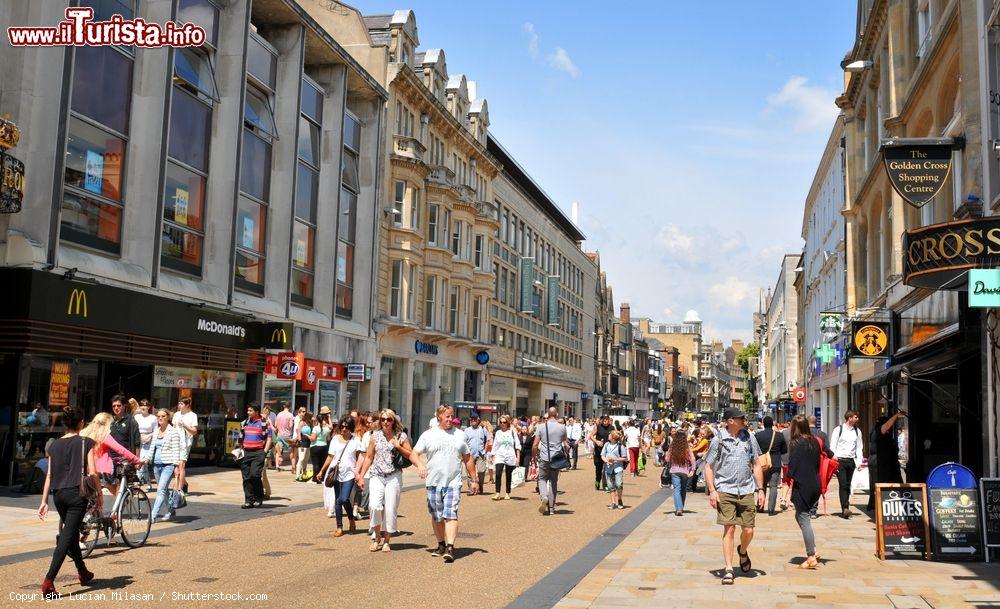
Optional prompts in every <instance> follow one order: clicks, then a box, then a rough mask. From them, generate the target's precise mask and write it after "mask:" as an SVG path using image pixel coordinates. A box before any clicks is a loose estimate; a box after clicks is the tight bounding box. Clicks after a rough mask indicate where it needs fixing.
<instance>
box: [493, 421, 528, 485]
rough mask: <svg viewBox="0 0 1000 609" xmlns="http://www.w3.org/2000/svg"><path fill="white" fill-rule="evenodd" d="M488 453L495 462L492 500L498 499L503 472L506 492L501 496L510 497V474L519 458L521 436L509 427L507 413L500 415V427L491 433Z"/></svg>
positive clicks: (512, 472) (509, 422)
mask: <svg viewBox="0 0 1000 609" xmlns="http://www.w3.org/2000/svg"><path fill="white" fill-rule="evenodd" d="M489 455H490V459H492V461H493V463H495V464H496V465H495V466H494V467H495V468H496V473H495V475H494V478H493V480H494V485H495V486H494V488H495V489H496V494H495V495H493V501H500V481H501V480H502V479H503V477H504V474H505V473H506V474H507V486H506V487H504V488H506V490H507V492H506V493H505V494H504V495H503V498H504V499H510V485H511V476H512V475H513V474H514V467H515V466H516V465H517V463H519V462H520V460H521V437H520V434H518V432H517V431H516V430H514V429H512V428H511V418H510V416H509V415H506V414H505V415H501V417H500V429H498V430H497V431H496V432H495V433H493V442H492V444H491V445H490V451H489Z"/></svg>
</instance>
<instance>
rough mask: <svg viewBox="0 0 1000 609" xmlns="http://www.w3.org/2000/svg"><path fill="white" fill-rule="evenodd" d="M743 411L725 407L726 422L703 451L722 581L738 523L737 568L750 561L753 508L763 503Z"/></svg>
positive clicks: (729, 574) (729, 570)
mask: <svg viewBox="0 0 1000 609" xmlns="http://www.w3.org/2000/svg"><path fill="white" fill-rule="evenodd" d="M746 416H747V415H746V413H745V412H743V411H742V410H740V409H739V408H727V409H726V413H725V415H724V418H725V421H726V425H725V427H722V428H720V429H719V433H718V434H717V435H716V436H715V437H714V438H712V443H711V444H710V445H709V447H708V453H707V454H706V455H705V486H706V487H707V488H708V492H709V496H708V501H709V503H710V504H711V505H712V507H713V508H715V509H716V511H717V512H718V518H717V519H716V522H717V523H718V524H721V525H722V526H723V527H725V528H724V532H723V534H722V552H723V555H724V558H725V560H726V570H725V572H724V573H723V575H722V583H723V584H725V585H731V584H732V583H733V582H734V581H735V576H734V574H733V542H734V537H735V536H736V527H737V526H739V527H740V545H738V546H737V547H736V552H737V553H738V554H739V557H740V571H742V572H744V573H749V572H750V569H751V568H752V565H751V563H750V553H749V552H748V549H749V547H750V542H751V541H753V529H754V519H755V517H756V515H757V509H758V508H761V509H762V508H763V507H764V473H763V471H761V468H760V447H759V446H758V445H757V440H756V439H754V437H753V436H752V435H751V434H750V432H748V431H747V429H746V424H747V421H746Z"/></svg>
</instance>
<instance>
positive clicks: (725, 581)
mask: <svg viewBox="0 0 1000 609" xmlns="http://www.w3.org/2000/svg"><path fill="white" fill-rule="evenodd" d="M735 581H736V575H735V574H734V573H733V570H732V569H726V571H725V573H723V574H722V585H723V586H731V585H733V583H734V582H735Z"/></svg>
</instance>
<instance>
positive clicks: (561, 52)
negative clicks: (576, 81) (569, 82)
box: [545, 47, 580, 78]
mask: <svg viewBox="0 0 1000 609" xmlns="http://www.w3.org/2000/svg"><path fill="white" fill-rule="evenodd" d="M545 61H546V62H547V63H548V64H549V65H550V66H552V67H553V68H555V69H557V70H560V71H562V72H566V73H567V74H569V75H570V76H572V77H573V78H578V77H579V76H580V68H578V67H576V64H575V63H573V60H572V59H570V56H569V53H567V52H566V49H564V48H562V47H556V50H555V51H553V52H552V53H549V54H548V55H547V56H546V57H545Z"/></svg>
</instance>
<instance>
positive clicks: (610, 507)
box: [608, 503, 618, 510]
mask: <svg viewBox="0 0 1000 609" xmlns="http://www.w3.org/2000/svg"><path fill="white" fill-rule="evenodd" d="M608 509H609V510H617V509H618V506H617V505H616V504H614V503H609V504H608Z"/></svg>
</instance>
